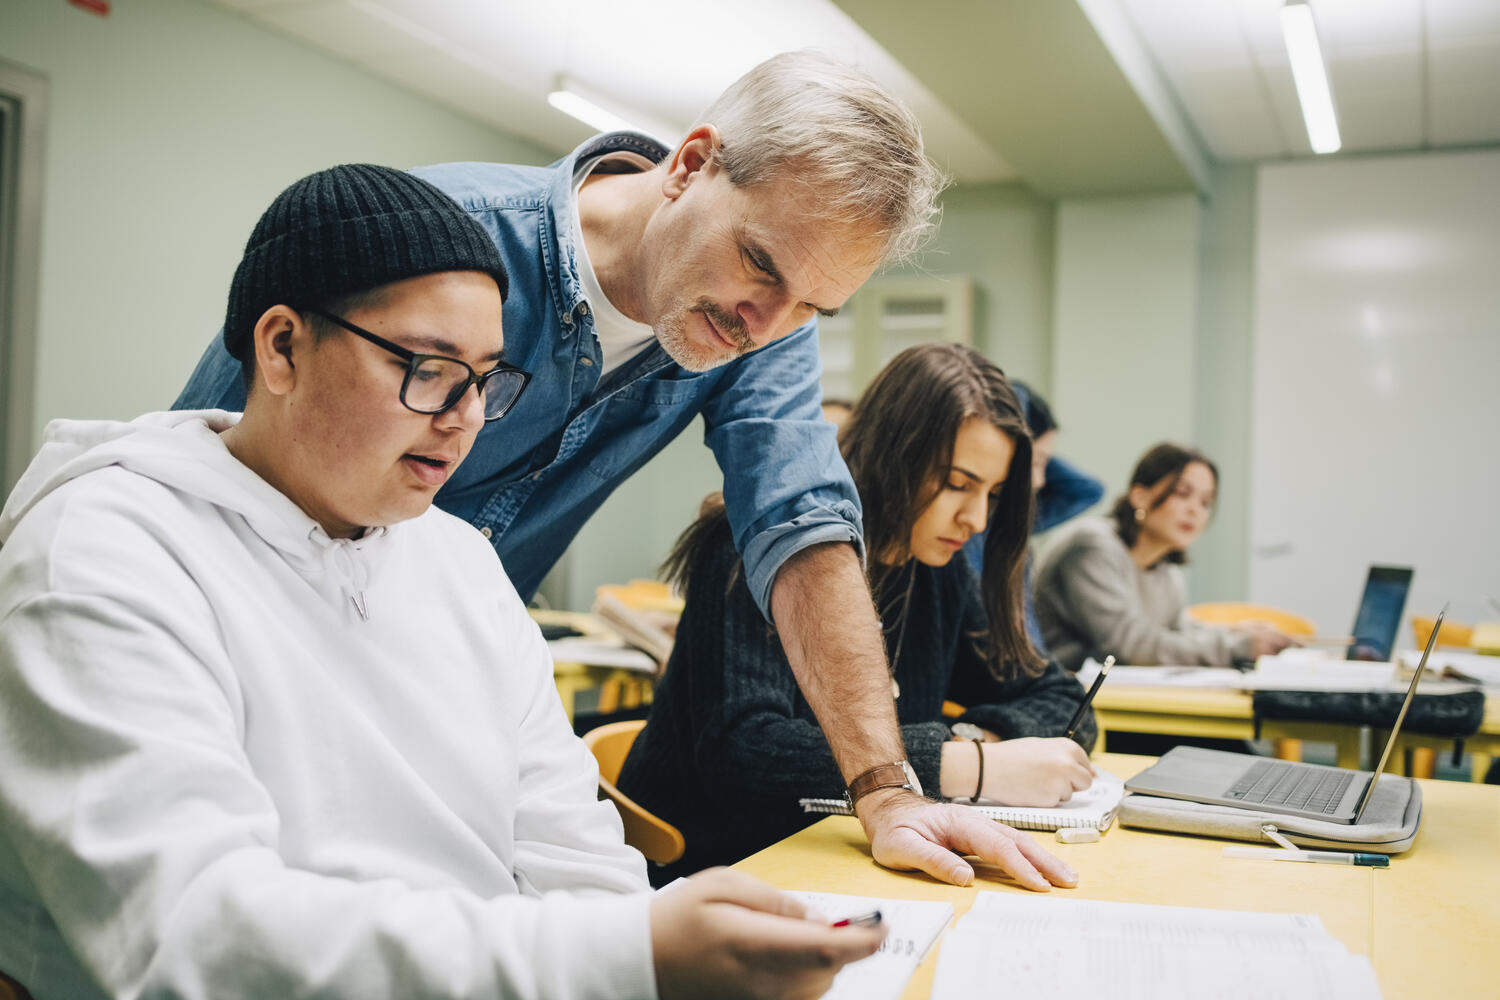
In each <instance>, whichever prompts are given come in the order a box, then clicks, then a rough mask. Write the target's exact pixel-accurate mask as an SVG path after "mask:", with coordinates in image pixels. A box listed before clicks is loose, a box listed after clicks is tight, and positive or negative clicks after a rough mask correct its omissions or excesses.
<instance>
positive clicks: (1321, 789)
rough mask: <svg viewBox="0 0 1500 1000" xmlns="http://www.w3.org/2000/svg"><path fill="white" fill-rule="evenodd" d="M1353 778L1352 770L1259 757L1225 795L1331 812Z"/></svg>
mask: <svg viewBox="0 0 1500 1000" xmlns="http://www.w3.org/2000/svg"><path fill="white" fill-rule="evenodd" d="M1353 780H1354V772H1353V771H1340V770H1335V769H1333V768H1325V767H1316V766H1314V767H1309V766H1306V765H1301V764H1289V763H1287V762H1285V761H1279V760H1265V761H1257V762H1256V763H1254V764H1252V765H1250V768H1249V770H1247V771H1246V772H1245V773H1244V774H1243V775H1241V776H1240V780H1239V781H1237V782H1235V784H1234V787H1232V788H1230V789H1229V791H1228V792H1226V793H1225V797H1226V798H1231V799H1239V800H1241V801H1244V802H1259V803H1263V804H1265V805H1276V806H1285V807H1287V808H1288V809H1301V810H1303V811H1306V812H1321V813H1325V814H1330V815H1331V814H1332V813H1333V812H1334V810H1336V809H1337V808H1338V807H1339V802H1340V801H1341V800H1342V799H1343V797H1344V790H1345V789H1347V788H1348V787H1349V782H1351V781H1353Z"/></svg>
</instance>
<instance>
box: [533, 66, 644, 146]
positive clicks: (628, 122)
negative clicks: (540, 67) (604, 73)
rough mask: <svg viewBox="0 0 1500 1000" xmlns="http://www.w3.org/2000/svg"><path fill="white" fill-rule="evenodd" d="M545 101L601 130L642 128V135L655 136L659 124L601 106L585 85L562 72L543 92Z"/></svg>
mask: <svg viewBox="0 0 1500 1000" xmlns="http://www.w3.org/2000/svg"><path fill="white" fill-rule="evenodd" d="M547 103H548V104H550V105H552V106H553V107H554V108H556V109H557V110H559V111H561V112H562V113H563V114H565V115H571V116H572V117H574V118H577V119H578V120H579V121H581V122H583V123H584V124H585V125H588V126H590V127H591V128H596V129H598V130H599V131H601V132H618V131H621V130H625V131H630V132H644V133H645V134H646V135H650V136H656V135H657V134H658V133H659V132H660V128H657V127H652V126H649V125H646V124H642V122H643V121H644V120H645V119H644V116H637V117H639V118H640V120H638V121H637V120H632V119H631V118H627V117H625V116H624V115H619V114H616V113H615V112H613V111H611V110H610V109H609V108H607V107H605V106H604V103H603V101H602V100H601V99H600V98H599V97H597V96H596V95H594V94H592V93H590V92H589V91H588V90H587V88H584V87H580V86H579V85H578V81H576V80H573V79H570V78H569V77H566V76H560V77H558V78H557V81H556V85H555V86H554V87H553V89H552V92H551V93H550V94H548V95H547Z"/></svg>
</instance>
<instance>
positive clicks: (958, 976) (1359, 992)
mask: <svg viewBox="0 0 1500 1000" xmlns="http://www.w3.org/2000/svg"><path fill="white" fill-rule="evenodd" d="M1000 983H1003V984H1004V992H1005V995H1006V996H1016V997H1023V996H1047V997H1059V998H1077V1000H1100V998H1101V997H1108V998H1109V1000H1161V998H1170V997H1184V998H1187V997H1191V998H1194V1000H1268V998H1271V997H1275V998H1277V1000H1300V998H1306V1000H1371V998H1374V1000H1378V998H1379V997H1380V986H1379V984H1378V983H1377V981H1376V979H1375V970H1374V968H1373V967H1371V965H1370V961H1369V959H1367V958H1366V957H1364V956H1363V955H1353V954H1350V952H1349V951H1348V950H1347V949H1346V948H1345V947H1344V945H1343V944H1342V943H1341V942H1340V941H1338V940H1337V939H1335V938H1333V937H1332V936H1330V935H1329V934H1328V932H1327V931H1326V930H1324V928H1323V922H1322V921H1321V920H1319V919H1318V918H1317V917H1316V916H1311V915H1308V914H1286V913H1243V912H1238V911H1234V910H1207V909H1197V908H1191V907H1180V906H1151V905H1147V904H1143V903H1104V902H1095V901H1093V900H1081V899H1052V898H1047V897H1036V896H1028V897H1018V896H1014V895H1011V894H1006V893H992V892H981V893H979V894H978V896H977V898H976V899H975V902H974V906H973V908H972V909H971V910H969V912H968V913H966V914H965V915H964V917H963V919H962V920H960V921H959V922H958V924H957V925H956V926H955V927H954V928H953V929H952V930H951V931H949V932H948V935H947V937H946V938H944V939H943V949H942V951H941V953H940V954H939V955H938V967H937V975H936V978H935V979H934V980H933V988H932V997H933V1000H974V998H976V997H987V996H994V995H997V994H996V992H995V989H996V986H997V984H1000Z"/></svg>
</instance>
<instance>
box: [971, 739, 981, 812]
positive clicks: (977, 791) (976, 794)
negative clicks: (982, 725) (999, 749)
mask: <svg viewBox="0 0 1500 1000" xmlns="http://www.w3.org/2000/svg"><path fill="white" fill-rule="evenodd" d="M970 739H971V740H972V742H973V744H974V749H975V750H978V751H979V780H978V781H976V782H975V783H974V794H973V795H970V796H969V801H970V802H978V801H979V798H980V793H981V792H983V791H984V740H981V739H979V738H978V737H977V736H975V737H970Z"/></svg>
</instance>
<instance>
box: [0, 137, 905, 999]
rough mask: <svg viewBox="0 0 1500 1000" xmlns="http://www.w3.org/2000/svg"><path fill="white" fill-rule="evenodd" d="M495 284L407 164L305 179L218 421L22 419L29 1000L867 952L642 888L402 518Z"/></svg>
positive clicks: (424, 489) (19, 757)
mask: <svg viewBox="0 0 1500 1000" xmlns="http://www.w3.org/2000/svg"><path fill="white" fill-rule="evenodd" d="M506 285H507V275H506V270H505V267H504V266H503V264H502V263H501V260H500V257H499V255H498V253H497V251H496V249H495V246H494V244H493V242H492V241H491V240H490V239H489V237H488V236H487V235H486V234H485V233H484V231H483V230H482V229H481V228H480V227H479V225H478V224H477V223H475V222H474V221H473V220H472V219H471V218H470V217H469V216H468V215H467V214H465V213H464V212H463V211H462V210H461V209H460V208H459V207H458V206H457V205H456V204H454V203H453V202H451V201H449V200H448V199H447V197H446V196H445V195H443V194H442V193H441V192H439V191H438V190H437V189H435V188H433V187H432V186H431V185H429V184H428V183H426V182H425V181H422V180H419V179H417V178H415V177H413V176H411V175H409V174H405V173H402V172H399V171H394V170H388V169H386V168H381V167H371V166H344V167H336V168H333V169H331V170H326V171H323V172H321V173H319V174H315V175H313V176H311V177H308V178H305V179H303V180H301V181H298V182H297V183H295V184H293V185H292V186H291V187H290V188H288V189H287V190H286V191H285V192H283V193H282V195H281V196H279V197H278V198H277V199H276V201H275V202H274V203H273V204H272V206H271V207H270V209H268V210H267V212H266V214H265V215H264V216H263V217H262V219H261V221H260V223H259V224H258V225H257V226H256V228H255V232H254V234H253V235H252V236H251V239H250V242H249V244H248V245H247V247H246V250H245V256H244V260H243V261H242V263H241V265H240V267H239V269H238V271H237V272H236V274H235V278H234V283H233V287H232V289H231V291H230V296H229V308H228V315H227V319H226V324H225V343H226V346H228V348H229V349H230V350H231V351H232V352H233V353H234V355H235V357H237V358H238V359H239V360H240V361H241V362H242V363H243V365H244V367H245V369H246V371H247V372H249V373H250V375H249V378H250V382H251V386H250V391H249V398H248V401H247V403H246V407H245V412H244V415H243V417H242V418H239V419H236V417H235V416H234V415H231V414H227V413H224V412H220V411H198V412H177V413H158V414H150V415H147V416H145V417H142V418H140V419H138V420H135V421H133V422H130V423H111V422H62V421H59V422H56V423H54V424H52V425H51V426H50V427H49V428H48V430H47V435H46V443H45V444H44V445H43V448H42V450H41V453H40V454H39V455H38V456H37V458H36V459H35V461H34V462H33V463H32V465H31V467H30V468H29V469H28V470H27V472H26V474H25V476H24V477H23V479H22V481H21V483H20V484H19V485H18V486H17V488H16V490H15V492H14V493H13V494H12V495H11V497H10V499H9V501H8V502H7V504H6V506H5V508H4V510H3V512H0V543H3V548H0V970H3V972H4V973H6V974H7V975H8V976H9V977H11V979H12V980H13V981H18V982H19V983H21V984H23V985H24V986H25V988H27V989H29V990H30V992H31V995H32V996H34V997H35V998H36V1000H93V998H100V997H137V996H150V997H157V996H171V997H176V998H182V1000H197V998H209V997H212V998H215V1000H234V998H246V1000H249V998H265V997H293V996H303V997H305V996H317V997H323V998H350V1000H356V998H358V1000H365V998H370V997H404V998H413V1000H418V998H429V997H431V998H437V997H444V998H448V997H452V998H459V997H476V998H477V997H486V998H491V997H500V996H505V997H538V998H540V997H558V998H572V997H579V998H593V997H601V998H602V997H651V996H658V995H659V996H662V997H668V998H670V997H689V996H721V995H722V996H728V995H744V996H767V997H770V996H782V995H799V996H801V995H807V996H811V995H815V994H818V993H821V992H822V991H823V989H824V988H826V986H827V985H828V983H829V981H830V980H831V979H832V977H833V975H834V973H835V972H836V971H837V969H838V968H839V966H841V965H842V964H843V963H845V962H847V961H849V960H852V959H855V958H860V957H863V956H864V955H866V954H869V953H870V952H872V951H873V950H874V949H875V948H876V947H877V946H878V945H879V942H880V939H881V935H880V933H879V932H878V931H871V930H868V929H861V928H844V929H835V928H831V927H828V926H826V925H823V924H819V923H814V922H810V921H808V920H805V919H799V918H801V917H802V916H803V914H802V911H801V909H800V907H799V906H798V905H797V904H795V903H793V902H792V901H791V900H789V899H788V898H786V897H784V896H782V895H780V894H779V893H776V892H774V891H772V890H771V889H770V888H768V887H766V886H764V885H762V884H760V883H758V882H755V881H754V880H752V879H749V878H748V877H744V876H740V875H738V874H737V873H731V872H718V873H710V874H709V875H708V876H707V877H706V878H700V879H695V880H692V881H690V882H689V883H688V884H686V885H685V886H682V887H680V888H678V889H677V890H675V891H673V892H671V893H666V894H663V895H661V896H657V897H653V896H651V895H650V893H649V892H648V891H647V888H646V878H645V863H644V861H643V859H642V858H641V857H640V855H639V854H638V853H636V852H635V851H634V850H632V849H631V848H629V847H627V846H626V845H625V844H624V843H623V840H622V834H621V826H620V821H619V818H618V816H617V815H616V814H615V812H614V808H613V806H611V805H610V804H609V803H607V802H600V801H598V799H597V796H596V779H597V771H596V769H595V766H594V763H593V758H592V756H591V755H590V754H589V752H588V751H587V749H586V748H584V746H583V745H582V743H581V742H580V741H578V740H577V739H576V738H575V737H574V736H573V735H572V731H571V729H570V728H569V726H568V723H567V721H566V719H565V718H564V717H563V714H562V710H561V707H560V704H559V702H558V699H557V696H556V692H555V690H554V689H553V686H552V678H551V663H550V660H549V659H548V656H547V653H546V650H545V646H544V645H543V643H542V640H541V637H540V635H539V634H538V631H537V629H536V627H535V625H533V624H532V623H531V621H530V619H529V618H528V617H527V615H526V612H525V609H524V607H523V606H522V604H521V601H520V599H519V598H518V597H517V595H516V591H515V589H514V588H513V587H512V586H511V584H510V582H509V581H508V579H507V578H506V576H505V573H504V570H503V569H502V568H501V565H500V563H499V561H498V560H496V559H495V558H494V554H493V552H492V551H491V549H490V547H489V546H488V545H487V544H486V542H485V540H484V539H483V537H481V535H480V534H479V532H478V531H476V530H475V529H474V527H473V526H471V525H469V524H467V523H465V522H463V521H461V520H459V519H457V518H455V517H453V516H451V515H449V514H447V513H444V512H442V511H440V510H438V509H437V508H435V507H433V506H432V498H433V495H434V494H435V493H436V492H437V490H438V489H439V487H441V486H442V485H443V483H444V482H446V481H447V480H448V479H449V477H450V476H451V475H452V473H453V470H454V469H455V468H456V467H457V466H458V465H459V463H460V462H462V461H463V459H464V457H465V455H466V454H467V453H468V452H469V449H470V447H471V445H472V444H473V442H474V436H475V434H476V433H477V431H478V430H479V428H480V426H482V425H483V424H484V423H485V422H486V421H494V420H498V419H500V418H501V417H503V416H504V415H505V413H506V411H507V410H508V409H509V408H510V407H511V406H513V405H514V404H515V402H516V400H517V399H518V398H519V397H520V396H521V393H522V391H523V390H524V389H525V388H526V384H527V380H528V376H527V374H526V373H525V372H522V371H521V370H520V369H518V368H515V367H513V366H511V365H508V364H507V363H505V362H504V361H503V360H502V356H503V353H504V352H503V348H504V339H503V333H502V325H501V304H502V298H503V296H504V293H505V290H506ZM581 946H586V951H582V950H580V949H581ZM3 981H4V980H0V982H3Z"/></svg>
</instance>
